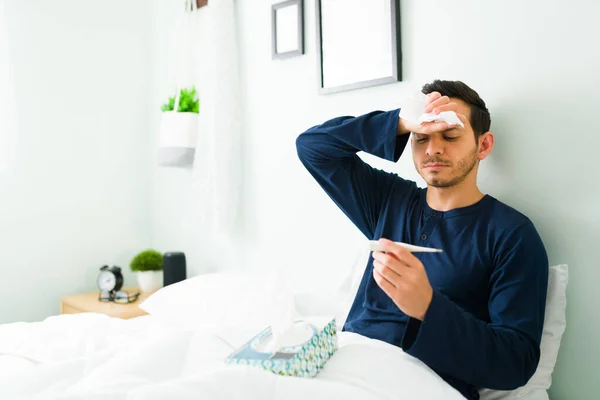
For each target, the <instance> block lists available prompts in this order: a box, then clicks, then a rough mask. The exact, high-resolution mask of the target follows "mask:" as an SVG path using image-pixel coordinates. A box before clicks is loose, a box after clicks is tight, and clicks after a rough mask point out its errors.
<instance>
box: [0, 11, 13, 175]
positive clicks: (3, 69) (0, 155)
mask: <svg viewBox="0 0 600 400" xmlns="http://www.w3.org/2000/svg"><path fill="white" fill-rule="evenodd" d="M6 22H7V20H6V15H5V10H4V3H3V2H0V173H3V172H5V171H6V170H7V169H8V168H9V167H10V166H11V165H12V161H13V158H14V155H15V150H16V149H15V142H16V135H17V127H16V121H17V119H16V115H15V114H16V108H15V101H14V91H13V84H12V74H11V65H10V60H9V51H8V32H7V26H6Z"/></svg>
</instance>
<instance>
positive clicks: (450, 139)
mask: <svg viewBox="0 0 600 400" xmlns="http://www.w3.org/2000/svg"><path fill="white" fill-rule="evenodd" d="M444 139H446V140H447V141H449V142H453V141H455V140H456V139H458V138H457V137H450V136H444Z"/></svg>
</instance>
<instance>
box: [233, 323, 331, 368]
mask: <svg viewBox="0 0 600 400" xmlns="http://www.w3.org/2000/svg"><path fill="white" fill-rule="evenodd" d="M295 324H296V326H300V325H302V326H304V327H307V329H310V331H309V335H310V337H309V338H308V339H307V340H306V341H303V342H301V343H297V344H295V345H291V346H290V345H288V346H283V347H280V348H279V349H278V350H277V351H275V352H268V351H264V350H263V349H262V347H264V343H265V342H266V341H268V340H269V339H270V338H271V327H267V328H266V329H264V330H263V331H261V332H259V333H258V334H257V335H256V336H254V337H253V338H252V339H251V340H250V341H249V342H247V343H246V344H245V345H243V346H242V347H241V348H239V349H238V350H236V351H235V352H233V353H232V354H231V355H230V356H229V357H227V358H226V359H225V363H226V364H228V365H248V366H252V367H258V368H262V369H264V370H266V371H271V372H273V373H275V374H278V375H287V376H297V377H311V378H312V377H314V376H316V375H317V374H318V373H319V371H320V370H321V369H322V368H323V366H324V365H325V363H326V362H327V361H328V360H329V358H330V357H331V356H332V355H333V354H334V353H335V352H336V351H337V349H338V343H337V339H338V337H337V327H336V323H335V318H333V319H307V320H301V321H296V322H295Z"/></svg>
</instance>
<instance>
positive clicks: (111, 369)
mask: <svg viewBox="0 0 600 400" xmlns="http://www.w3.org/2000/svg"><path fill="white" fill-rule="evenodd" d="M247 330H248V329H247ZM243 331H244V330H238V331H236V332H233V331H232V332H229V333H228V334H225V332H224V333H223V335H219V336H216V335H214V334H210V333H207V332H202V331H197V330H196V331H194V330H182V329H175V328H170V327H168V326H166V325H165V324H164V323H161V322H160V321H157V320H156V319H155V318H153V317H152V316H144V317H140V318H135V319H131V320H120V319H116V318H109V317H106V316H104V315H100V314H75V315H61V316H57V317H51V318H48V319H47V320H45V321H43V322H37V323H17V324H8V325H4V326H0V362H1V363H3V364H4V365H0V399H188V398H189V399H192V398H193V399H198V398H203V399H204V398H205V399H241V398H244V399H265V400H268V399H300V398H302V399H306V398H311V399H332V398H346V399H447V400H452V399H462V398H463V397H462V396H461V395H460V394H459V393H458V392H457V391H456V390H454V389H453V388H452V387H450V386H449V385H448V384H446V383H445V382H444V381H443V380H442V379H441V378H439V377H438V376H437V375H436V374H435V373H433V371H431V370H430V369H429V368H428V367H427V366H426V365H425V364H423V363H421V362H420V361H418V360H416V359H415V358H413V357H411V356H409V355H407V354H405V353H404V352H402V350H401V349H399V348H398V347H395V346H391V345H389V344H387V343H384V342H380V341H377V340H372V339H368V338H365V337H362V336H360V335H356V334H351V333H343V332H342V333H340V334H339V335H340V336H339V344H340V349H339V350H338V352H337V353H336V354H335V355H334V356H333V357H332V358H331V360H330V361H329V362H328V363H327V364H326V366H325V368H324V369H323V370H322V371H321V372H320V373H319V375H317V377H316V378H313V379H310V378H293V377H282V376H277V375H275V374H272V373H270V372H264V371H260V370H258V369H254V368H251V367H237V366H226V365H225V364H224V363H223V359H224V358H225V357H226V356H227V355H228V354H229V353H230V352H231V351H232V349H233V346H237V345H239V344H241V341H242V340H243V339H242V338H244V339H245V338H247V336H246V334H245V333H243ZM242 333H243V334H242ZM223 339H226V340H223ZM7 363H8V364H7ZM9 364H10V365H9Z"/></svg>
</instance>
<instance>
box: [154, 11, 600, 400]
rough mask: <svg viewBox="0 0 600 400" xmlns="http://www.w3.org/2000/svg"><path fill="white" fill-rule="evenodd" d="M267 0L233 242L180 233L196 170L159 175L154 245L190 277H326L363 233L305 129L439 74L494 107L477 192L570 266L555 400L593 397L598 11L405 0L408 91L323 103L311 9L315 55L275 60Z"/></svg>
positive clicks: (252, 68) (249, 48)
mask: <svg viewBox="0 0 600 400" xmlns="http://www.w3.org/2000/svg"><path fill="white" fill-rule="evenodd" d="M273 2H274V1H273ZM271 3H272V1H255V0H237V12H238V17H239V29H240V32H239V37H240V40H241V57H242V60H241V64H242V66H243V89H244V95H243V96H244V98H243V99H244V106H245V117H244V126H245V129H244V138H245V139H244V149H245V155H244V157H245V159H244V163H245V168H244V170H245V176H244V179H245V193H244V195H245V204H244V207H245V211H246V214H245V226H244V229H243V231H242V232H240V236H239V237H237V238H236V239H234V240H232V243H231V244H232V246H231V247H226V246H223V245H219V244H218V243H216V242H217V240H215V239H214V238H213V236H212V234H211V231H210V229H209V228H206V227H203V226H198V227H197V230H196V231H195V232H186V231H183V230H182V229H181V225H180V222H181V218H182V217H183V214H181V209H182V208H181V205H182V201H183V199H184V197H185V195H186V194H187V193H188V192H187V190H188V189H189V183H190V176H191V174H190V172H189V171H186V170H176V169H165V168H156V171H155V172H156V181H155V183H156V184H155V210H154V215H153V233H154V239H155V242H154V244H155V245H156V246H158V247H160V248H166V247H168V248H177V249H181V250H184V251H186V252H187V253H188V255H189V257H190V259H191V260H190V261H191V265H190V267H191V268H190V273H191V274H197V273H201V272H203V271H207V270H212V269H231V268H258V267H261V266H264V265H271V266H276V267H279V268H285V269H287V270H289V271H290V272H291V273H293V274H294V275H296V276H297V277H302V275H303V274H307V273H309V272H313V273H319V274H321V275H324V276H327V277H328V278H331V279H333V278H334V275H335V274H336V273H338V272H341V271H342V270H343V269H344V268H345V267H346V266H347V265H348V264H349V262H351V260H352V259H353V257H354V251H355V247H353V243H356V240H357V239H358V238H360V236H359V235H358V232H357V230H356V229H355V228H354V227H353V226H351V225H350V223H349V222H348V221H347V220H346V218H345V217H344V216H343V215H342V213H341V212H340V211H339V210H338V209H337V208H336V207H335V205H334V204H333V203H332V202H331V201H330V200H329V199H328V198H327V197H326V195H325V194H324V193H323V192H322V191H321V189H320V188H319V187H318V186H317V185H316V183H315V182H313V180H312V179H311V178H310V176H309V175H308V173H307V172H306V171H304V170H303V168H302V166H301V165H300V163H299V161H298V159H297V157H296V150H295V139H296V137H297V135H298V134H299V133H300V132H302V131H303V130H304V129H306V128H308V127H309V126H312V125H314V124H317V123H319V122H322V121H324V120H325V119H327V118H331V117H334V116H337V115H340V114H360V113H364V112H368V111H371V110H373V109H392V108H396V107H398V106H399V104H400V103H401V102H402V98H403V97H404V96H406V95H407V91H406V90H407V87H408V86H414V85H421V84H423V83H425V82H427V81H429V80H431V79H434V78H442V79H460V80H464V81H465V82H466V83H468V84H469V85H471V86H472V87H474V88H475V89H476V90H477V91H479V93H480V94H481V96H482V97H483V98H484V99H485V100H486V102H487V103H488V105H489V108H490V109H491V113H492V120H493V122H492V128H493V131H494V132H495V133H496V147H495V149H494V151H493V154H492V156H491V157H490V158H489V159H487V160H486V161H485V162H484V163H483V165H482V170H481V175H480V186H481V188H482V190H484V191H485V192H488V193H490V194H492V195H493V196H495V197H497V198H499V199H500V200H503V201H505V202H506V203H508V204H510V205H512V206H514V207H516V208H517V209H519V210H521V211H522V212H524V213H525V214H527V215H528V216H529V217H530V218H531V219H532V220H533V221H534V223H535V224H536V226H537V228H538V230H539V232H540V234H541V235H542V238H543V240H544V242H545V244H546V247H547V250H548V253H549V257H550V262H551V263H552V264H558V263H568V264H569V265H570V267H571V280H570V286H569V293H568V310H567V312H568V328H567V332H566V334H565V337H564V341H563V346H562V350H561V353H560V357H559V362H558V366H557V370H556V373H555V377H554V380H555V381H554V385H553V388H552V391H551V394H552V397H553V399H559V400H560V399H590V398H596V397H598V393H600V382H599V381H598V379H597V373H596V371H597V364H598V362H600V345H598V343H597V338H598V337H600V318H598V317H599V316H600V314H599V312H598V310H597V307H596V306H597V304H598V303H599V301H600V296H599V295H598V291H597V290H596V287H597V284H598V281H600V269H598V262H597V257H596V255H595V252H594V249H595V247H597V246H596V243H595V242H596V241H597V240H598V238H600V208H599V207H598V205H599V204H600V190H599V189H598V186H597V182H599V181H600V175H599V173H598V171H599V168H598V167H597V165H596V154H595V153H596V150H597V148H598V146H599V145H600V136H598V135H597V133H596V131H597V129H596V128H595V126H594V122H593V116H594V115H595V107H596V102H597V101H596V99H597V97H598V95H597V93H598V92H599V91H600V79H599V78H598V72H597V71H599V70H600V55H599V53H598V52H597V51H596V50H595V47H594V44H593V38H596V37H599V36H600V25H599V24H598V23H597V21H596V19H597V15H599V13H600V3H598V2H594V1H591V0H590V1H584V0H579V1H573V2H569V3H568V4H567V3H565V2H563V1H557V0H554V1H548V0H546V1H539V0H535V1H533V0H530V1H521V0H504V1H494V2H489V1H486V2H483V1H479V0H460V1H454V2H442V1H434V0H419V1H416V0H412V1H411V0H406V1H402V9H401V10H402V48H403V60H404V61H403V75H404V82H402V83H398V84H394V85H387V86H382V87H377V88H370V89H364V90H359V91H353V92H347V93H342V94H336V95H328V96H319V95H318V94H317V68H316V67H317V63H316V53H315V51H316V48H315V19H314V7H315V1H314V0H307V1H305V18H306V36H305V40H306V54H305V55H304V56H302V57H298V58H293V59H288V60H285V61H272V60H271V55H270V51H271V49H270V46H271V42H270V40H271V38H270V35H271V31H270V29H271V25H270V5H271ZM154 6H155V9H154V15H155V20H156V21H155V22H157V23H158V24H157V31H156V32H155V35H157V36H155V38H156V37H159V38H161V39H164V38H165V37H168V36H169V35H170V29H171V27H170V25H169V23H170V21H171V19H172V17H173V15H174V12H175V11H176V10H175V9H174V5H173V4H172V2H170V1H168V0H155V1H154ZM167 43H168V40H166V39H165V40H162V41H161V42H160V43H158V47H157V51H158V52H159V53H160V52H164V51H166V50H167V49H168V48H167ZM163 54H164V53H163ZM155 61H156V62H157V63H158V65H157V70H156V71H157V74H156V75H155V76H154V78H155V84H156V87H155V93H154V103H157V102H158V101H159V100H160V96H162V95H163V94H164V89H165V85H164V82H163V81H161V73H162V72H164V71H167V70H168V65H166V64H165V62H164V59H162V58H161V56H160V55H159V54H156V53H155ZM367 158H368V159H370V160H373V159H372V158H371V157H367ZM373 161H374V162H375V163H376V164H377V166H385V168H386V169H389V170H394V171H397V172H399V173H401V174H403V175H404V176H407V177H409V178H413V179H417V176H416V173H415V172H414V168H413V166H412V161H411V159H410V156H405V157H403V158H402V159H401V160H400V162H399V163H398V164H397V165H389V164H388V163H382V162H381V161H379V160H373ZM418 181H419V182H420V183H422V182H421V181H420V180H418ZM299 281H301V282H302V283H308V282H309V280H308V279H299Z"/></svg>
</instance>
